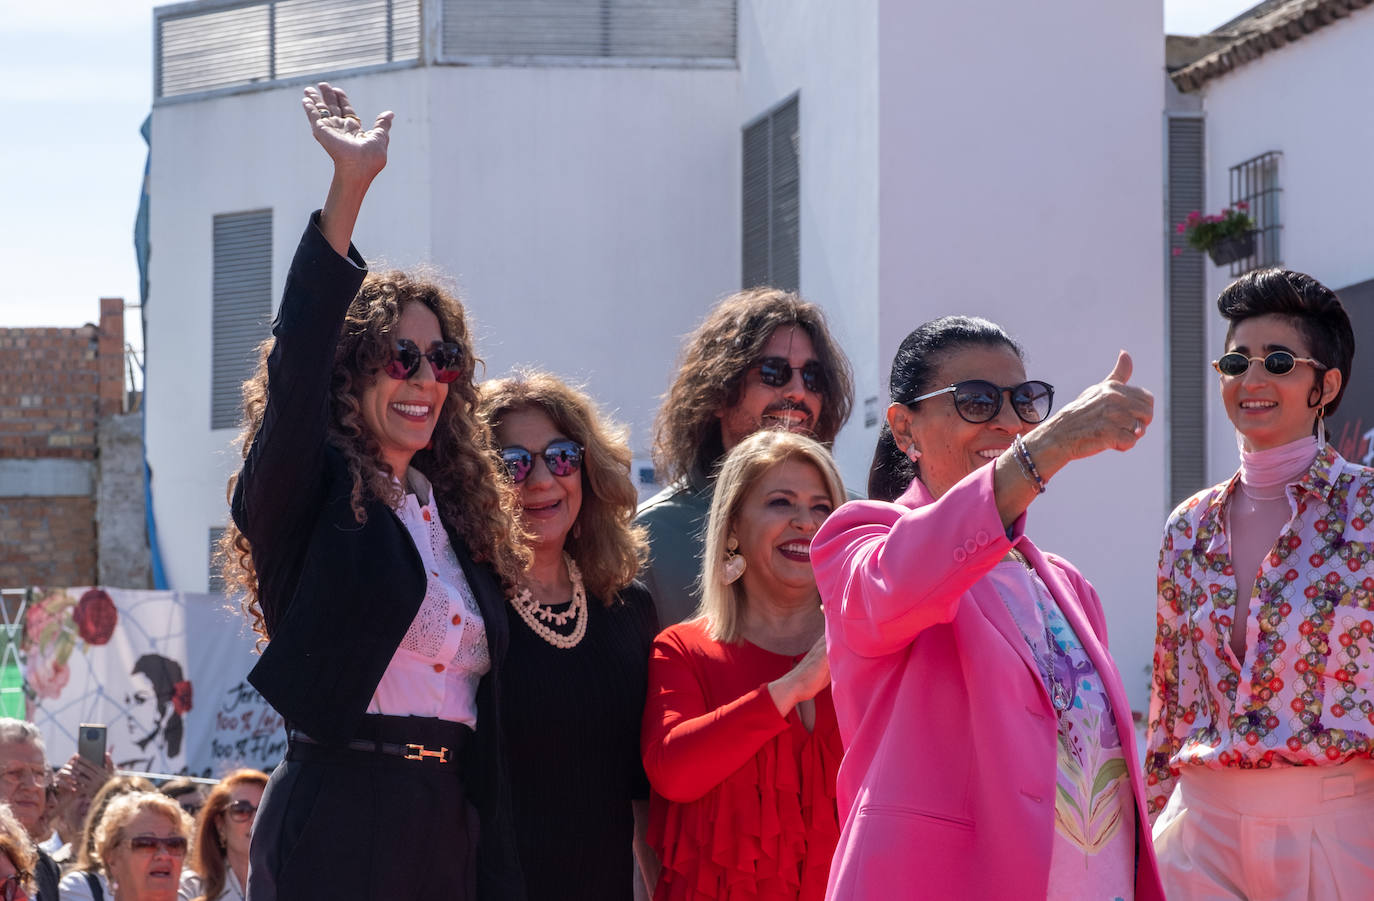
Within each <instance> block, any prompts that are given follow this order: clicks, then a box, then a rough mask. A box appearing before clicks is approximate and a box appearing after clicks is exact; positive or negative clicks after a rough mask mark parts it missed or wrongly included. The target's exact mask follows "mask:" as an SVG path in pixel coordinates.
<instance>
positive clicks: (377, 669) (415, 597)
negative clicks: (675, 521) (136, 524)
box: [226, 83, 528, 901]
mask: <svg viewBox="0 0 1374 901" xmlns="http://www.w3.org/2000/svg"><path fill="white" fill-rule="evenodd" d="M303 104H304V106H305V112H306V115H307V117H308V118H309V119H310V122H311V129H312V131H313V133H314V137H315V139H316V140H317V141H318V142H319V143H320V144H321V145H322V146H323V147H324V149H325V151H326V152H327V153H328V154H329V156H330V158H331V159H332V160H333V163H334V176H333V181H332V183H331V184H330V187H329V194H328V197H327V199H326V200H325V204H324V209H323V210H322V211H321V212H320V213H318V214H316V215H315V216H313V217H312V218H311V221H310V223H309V225H308V226H307V227H306V229H305V234H304V236H303V237H302V238H301V243H300V246H299V247H298V248H297V251H296V255H295V258H294V260H293V261H292V264H291V269H290V271H289V273H288V275H287V280H286V288H285V292H284V296H283V299H282V303H281V308H280V310H279V311H278V313H277V318H276V322H275V323H274V325H273V337H272V340H271V341H270V342H269V346H268V352H267V354H266V356H265V358H264V360H263V363H262V365H261V366H260V367H259V370H258V372H257V374H256V375H255V376H254V377H253V379H251V380H250V381H249V382H248V383H247V384H246V385H245V388H244V398H245V415H246V420H247V424H246V426H245V429H244V433H243V439H244V442H243V454H244V459H243V467H242V469H241V470H240V471H239V473H238V475H237V476H236V478H235V480H234V482H233V484H232V489H231V490H232V513H233V524H234V528H233V529H231V530H230V533H229V534H228V535H227V536H226V539H227V541H226V545H227V546H226V550H228V551H229V553H230V555H231V561H230V562H231V564H232V565H231V570H232V571H231V573H230V575H233V576H234V577H235V578H236V581H237V583H238V584H239V585H240V586H241V588H242V589H243V591H244V593H245V596H246V597H245V602H244V603H245V609H246V611H247V613H248V615H249V616H250V618H251V619H252V621H253V623H254V624H255V626H256V627H257V629H258V631H259V632H260V633H261V635H262V636H263V638H264V639H266V646H265V647H264V649H263V652H262V657H261V659H260V660H259V661H258V663H257V665H256V666H255V667H254V668H253V671H252V672H251V673H250V675H249V677H248V678H249V681H250V682H251V683H252V684H253V686H254V687H255V688H257V689H258V691H260V692H261V693H262V695H263V697H264V698H266V699H267V700H268V702H269V703H271V704H272V706H273V707H274V708H276V710H277V712H279V713H280V714H281V715H282V716H283V718H285V720H286V722H287V723H288V725H289V736H288V737H289V739H290V741H289V745H288V749H287V753H286V760H285V762H284V763H283V764H282V765H281V766H279V767H277V769H276V771H275V772H274V773H273V775H272V778H271V780H270V781H269V782H268V785H267V790H266V793H265V794H264V795H263V799H262V807H261V809H260V810H259V812H258V818H257V822H256V825H255V827H254V830H253V841H252V847H251V849H250V860H251V864H252V865H251V868H250V876H249V894H250V895H251V896H252V897H253V898H254V901H272V899H275V898H279V897H280V898H304V897H345V896H346V897H351V898H430V897H440V896H442V897H446V898H458V899H462V898H473V897H484V898H501V899H519V898H521V897H522V896H523V894H524V891H523V887H522V884H521V878H520V874H519V869H518V865H517V864H516V860H515V854H514V841H513V837H512V833H511V828H510V827H511V824H510V810H509V803H510V802H509V794H508V783H507V778H506V770H505V765H504V762H503V759H504V758H503V753H502V749H501V747H500V744H501V742H500V736H501V732H502V730H501V723H500V697H501V688H500V675H501V672H502V669H503V667H504V665H505V660H504V658H505V654H506V645H507V641H508V635H509V633H508V630H507V625H506V614H505V600H504V597H503V592H502V587H501V585H502V582H503V581H504V582H506V583H507V584H514V583H515V582H517V581H518V580H519V579H520V578H521V576H522V574H523V572H524V570H525V564H526V559H527V555H528V552H527V551H526V550H525V549H524V545H523V543H522V542H521V534H520V530H519V528H518V526H517V524H516V519H515V515H516V514H515V506H514V495H513V492H511V491H510V490H509V487H508V485H507V484H506V483H505V481H504V480H503V479H501V478H500V476H499V474H498V472H497V467H496V461H495V457H494V455H493V454H492V453H491V446H490V436H489V432H488V431H487V429H486V427H485V426H484V425H483V424H482V422H481V421H480V420H479V419H478V417H477V413H476V406H477V389H476V387H475V386H474V385H473V381H472V377H473V367H474V364H475V363H476V362H477V361H476V359H475V357H474V355H473V350H472V344H471V339H470V337H469V331H468V327H467V323H466V322H465V320H464V314H463V309H462V307H461V306H460V305H459V303H458V301H457V299H456V298H454V297H453V296H451V295H450V294H448V293H446V292H445V291H444V290H443V289H442V288H441V287H440V286H438V285H436V284H434V283H432V282H428V281H424V280H421V279H418V278H416V277H414V276H412V275H409V274H407V273H403V272H384V273H379V274H371V275H370V274H368V272H367V270H366V268H365V263H364V262H363V259H362V257H361V256H360V255H359V254H358V252H357V250H356V249H354V248H353V246H352V244H351V242H350V237H351V235H352V232H353V225H354V223H355V222H356V220H357V216H358V212H359V209H360V207H361V205H362V201H363V197H364V195H365V194H366V193H367V189H368V186H369V185H370V184H371V182H372V179H373V178H374V177H375V176H376V175H377V173H378V172H380V171H381V170H382V168H383V167H384V166H385V165H386V155H387V144H388V139H389V134H390V129H391V119H392V114H391V113H390V112H386V113H382V114H381V115H380V116H378V117H377V119H376V122H375V124H374V125H373V127H372V128H370V129H365V128H363V126H362V125H361V123H360V122H359V119H358V117H357V115H356V114H355V113H354V111H353V108H352V106H351V105H350V104H349V101H348V97H347V96H346V95H345V94H344V92H343V91H341V90H338V89H336V88H334V87H331V86H330V85H328V84H325V83H321V84H320V85H319V87H318V88H315V87H308V88H306V89H305V98H304V100H303ZM469 802H471V803H469ZM479 825H480V844H479ZM340 861H348V865H347V866H340V865H339V863H340Z"/></svg>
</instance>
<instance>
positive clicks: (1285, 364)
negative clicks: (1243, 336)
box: [1212, 350, 1331, 378]
mask: <svg viewBox="0 0 1374 901" xmlns="http://www.w3.org/2000/svg"><path fill="white" fill-rule="evenodd" d="M1251 363H1263V364H1264V371H1265V372H1267V373H1269V374H1270V375H1287V374H1288V373H1290V372H1292V371H1293V367H1294V366H1296V365H1298V364H1299V363H1306V364H1308V365H1309V366H1311V367H1312V368H1313V369H1315V370H1317V371H1318V372H1324V371H1325V370H1327V369H1330V368H1331V367H1329V366H1323V365H1322V364H1321V363H1318V362H1317V361H1316V360H1314V359H1312V358H1311V357H1295V356H1293V355H1292V354H1290V353H1289V352H1288V351H1286V350H1276V351H1273V352H1271V353H1270V354H1269V355H1268V356H1265V357H1247V356H1246V355H1245V354H1243V353H1237V352H1236V351H1234V350H1233V351H1231V352H1230V353H1229V354H1222V355H1221V359H1220V360H1213V361H1212V368H1213V369H1215V370H1216V371H1217V372H1220V373H1221V374H1222V375H1225V376H1230V377H1231V378H1235V377H1236V376H1238V375H1245V373H1246V372H1248V371H1249V370H1250V364H1251Z"/></svg>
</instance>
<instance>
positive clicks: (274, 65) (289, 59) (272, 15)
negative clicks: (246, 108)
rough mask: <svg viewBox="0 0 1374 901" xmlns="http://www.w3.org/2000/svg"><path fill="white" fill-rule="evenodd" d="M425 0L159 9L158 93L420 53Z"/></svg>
mask: <svg viewBox="0 0 1374 901" xmlns="http://www.w3.org/2000/svg"><path fill="white" fill-rule="evenodd" d="M421 2H422V0H249V2H232V0H231V2H227V3H225V2H209V3H196V4H182V5H178V6H173V7H166V8H163V9H159V10H155V11H154V23H155V24H154V34H155V36H156V38H155V40H156V47H155V48H154V51H153V52H154V60H155V65H154V75H153V78H154V89H155V91H154V93H155V96H156V97H158V98H163V97H175V96H178V95H183V94H195V93H201V92H206V91H216V90H222V89H229V88H235V87H243V86H246V85H262V84H267V83H271V82H274V81H278V80H280V79H285V78H291V77H293V76H298V75H308V74H323V73H325V72H337V71H340V70H347V69H359V68H367V67H372V66H381V65H387V64H391V63H396V62H405V61H416V60H419V58H420V19H421V15H420V4H421Z"/></svg>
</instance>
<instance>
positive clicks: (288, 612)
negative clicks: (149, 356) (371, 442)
mask: <svg viewBox="0 0 1374 901" xmlns="http://www.w3.org/2000/svg"><path fill="white" fill-rule="evenodd" d="M348 254H349V258H348V260H345V259H343V258H342V257H340V256H339V255H338V254H337V253H335V251H334V249H333V248H331V247H330V246H329V244H328V242H327V241H326V240H325V239H324V235H323V234H321V233H320V230H319V227H318V214H316V215H315V216H312V217H311V222H310V225H309V226H307V227H306V230H305V234H304V235H303V236H302V237H301V242H300V245H299V246H298V247H297V249H296V255H295V258H294V259H293V260H292V262H291V269H290V272H289V273H288V275H287V278H286V289H285V292H284V295H283V298H282V304H281V309H280V310H279V311H278V313H277V319H276V322H275V323H274V324H273V328H272V334H273V335H274V337H275V338H276V345H275V347H274V348H273V350H272V353H271V355H270V356H269V357H268V361H267V370H268V388H267V407H266V411H265V414H264V417H263V424H262V427H261V428H260V429H259V430H258V433H257V435H256V436H255V438H254V440H253V444H252V446H251V447H250V448H249V451H248V455H247V456H246V457H245V459H244V463H243V468H242V469H241V470H240V472H239V479H238V482H237V484H236V485H235V487H234V496H233V500H232V505H231V509H232V513H233V517H234V522H235V524H236V525H237V526H238V527H239V530H240V531H241V532H242V533H243V534H244V535H245V536H246V537H247V538H248V540H249V542H250V543H251V545H252V549H253V563H254V566H255V567H256V569H257V576H258V598H259V603H260V604H261V606H262V610H263V616H264V619H265V622H266V625H267V631H268V633H269V634H270V635H271V640H270V641H269V642H268V644H267V646H266V648H264V649H263V653H262V657H261V659H260V660H259V661H258V663H257V665H256V666H254V667H253V670H252V672H251V673H249V676H248V681H249V682H250V683H252V685H253V687H254V688H256V689H257V690H258V691H260V692H261V693H262V695H263V697H264V698H266V699H267V701H268V702H269V703H270V704H271V705H272V706H273V707H274V708H276V710H277V712H278V713H280V714H281V715H282V716H283V717H284V718H285V719H286V721H287V724H288V726H289V727H290V728H293V729H299V730H301V731H303V732H304V733H305V734H307V735H309V736H310V737H311V738H313V739H315V740H316V741H319V742H323V743H326V744H329V743H339V742H343V741H347V740H348V739H350V738H353V737H354V735H355V734H356V731H357V729H358V725H359V723H360V721H361V719H362V717H363V715H364V714H365V713H366V711H367V706H368V704H369V703H370V702H371V699H372V695H373V693H374V692H375V691H376V689H377V684H378V683H379V682H380V681H381V678H382V674H383V672H385V670H386V667H387V664H388V663H389V662H390V661H391V658H392V655H393V654H395V652H396V649H397V647H398V646H399V645H400V643H401V640H402V639H403V638H404V637H405V633H406V630H407V629H409V628H410V623H411V621H412V620H414V618H415V614H416V613H417V612H418V611H419V609H420V604H421V603H422V602H423V600H424V596H425V585H426V576H425V570H424V565H423V564H422V562H421V560H420V554H419V552H418V551H417V550H416V549H415V544H414V542H413V541H412V540H411V538H410V535H409V533H408V532H407V531H406V529H405V526H404V525H403V524H402V523H401V521H400V520H399V519H398V518H397V516H396V514H395V513H394V512H393V511H392V510H391V509H390V508H389V507H387V506H386V505H385V504H384V503H382V502H380V501H378V500H375V499H368V500H366V502H365V503H364V509H365V510H366V512H367V521H366V522H363V523H359V522H358V521H357V519H356V518H355V517H354V515H353V510H352V507H351V504H350V501H349V495H350V492H351V489H352V479H351V478H350V476H349V473H348V468H347V465H346V462H345V460H344V456H343V454H342V453H341V452H340V451H339V450H338V449H337V448H335V447H333V446H332V445H331V444H329V443H328V440H327V435H328V427H329V417H330V401H329V392H330V380H331V373H332V370H333V365H334V351H335V347H336V346H337V344H338V339H339V334H340V331H341V329H342V328H343V319H344V314H345V313H346V311H347V309H348V304H349V302H350V301H352V299H353V297H354V296H355V295H356V294H357V292H358V288H359V287H360V286H361V284H362V280H363V276H364V275H365V274H366V263H364V262H363V259H362V257H361V256H359V255H358V252H357V250H356V249H355V248H353V247H351V246H350V247H349V251H348ZM445 527H446V529H447V531H448V537H449V541H450V542H451V543H452V545H453V550H454V552H455V553H456V554H457V557H458V561H459V563H460V564H461V565H462V568H463V573H464V575H465V576H466V577H467V580H468V583H469V585H470V586H471V587H472V591H473V595H474V596H475V598H476V601H477V604H478V606H479V608H480V609H481V611H482V618H483V620H484V621H485V626H486V633H487V644H488V646H489V650H490V656H491V669H490V671H489V672H488V673H487V675H485V676H484V677H483V678H482V680H481V682H480V683H479V685H478V688H477V730H476V737H475V739H474V740H473V742H472V743H471V745H470V753H469V755H468V757H467V759H466V760H465V761H464V784H465V787H466V789H467V791H468V794H469V796H470V797H471V798H472V800H473V802H474V803H475V804H476V806H477V809H478V812H479V814H480V816H481V833H480V834H481V839H480V843H479V848H478V894H479V896H480V897H483V898H500V899H503V901H504V899H508V898H517V899H518V898H521V897H523V896H524V889H523V884H522V881H521V879H520V873H519V867H518V863H517V857H516V853H515V847H514V840H513V835H514V833H513V830H512V828H511V824H510V811H511V804H510V798H509V785H508V777H507V772H506V766H505V755H504V754H503V752H502V733H501V722H500V704H499V700H500V676H501V667H502V663H503V661H504V658H505V654H506V647H507V645H508V643H509V637H510V635H509V631H508V628H509V627H508V624H507V622H506V614H505V606H506V605H505V599H504V597H503V594H502V591H501V586H500V583H499V581H498V579H497V577H496V575H495V574H494V573H493V572H492V570H491V569H490V567H488V566H485V565H479V564H477V563H475V562H474V561H473V559H472V555H471V553H470V551H469V549H468V546H467V544H466V543H465V542H464V541H463V540H462V539H461V538H460V537H459V536H458V534H457V533H456V532H454V530H453V526H452V524H451V523H445ZM455 815H460V813H459V812H455Z"/></svg>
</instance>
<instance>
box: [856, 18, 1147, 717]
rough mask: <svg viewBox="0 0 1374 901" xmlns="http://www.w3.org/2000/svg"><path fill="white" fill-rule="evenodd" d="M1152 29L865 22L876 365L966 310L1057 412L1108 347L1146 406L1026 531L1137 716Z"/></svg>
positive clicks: (1096, 23) (1140, 696)
mask: <svg viewBox="0 0 1374 901" xmlns="http://www.w3.org/2000/svg"><path fill="white" fill-rule="evenodd" d="M1162 29H1163V23H1162V11H1161V9H1160V6H1159V4H1158V3H1157V2H1151V0H1123V2H1117V3H1101V2H1097V0H1066V2H1062V3H1056V4H1050V5H1046V4H1012V3H1004V4H998V5H997V7H996V11H995V14H994V13H993V12H992V11H991V10H990V9H989V8H988V7H986V6H983V5H979V4H957V3H953V4H951V3H946V4H937V3H909V2H905V0H882V3H881V5H880V14H879V27H878V35H879V38H878V40H879V60H880V68H879V81H880V84H881V91H880V103H879V123H880V124H879V147H880V150H879V163H878V165H879V172H880V179H879V184H880V195H879V196H880V209H881V212H880V215H879V225H880V235H881V237H880V250H879V254H880V260H879V294H880V298H881V300H880V309H881V312H880V317H879V344H880V348H881V350H880V354H879V355H880V357H881V358H882V359H883V360H891V358H892V354H893V352H894V351H895V350H896V348H897V346H898V344H900V342H901V340H902V339H903V338H904V337H905V336H906V334H907V333H908V332H909V331H910V330H911V329H912V328H914V327H915V326H917V325H918V324H920V323H921V322H924V321H926V320H928V319H931V318H934V317H936V316H941V315H946V314H952V313H972V314H977V315H981V316H985V317H987V318H989V319H992V320H994V321H996V322H999V323H1001V324H1002V325H1004V326H1005V327H1006V328H1007V329H1008V330H1009V331H1010V332H1011V333H1012V334H1013V336H1015V337H1016V338H1017V339H1018V340H1019V341H1020V342H1021V343H1022V344H1023V345H1024V347H1025V349H1026V353H1027V369H1028V372H1029V374H1030V375H1031V377H1033V378H1042V379H1045V380H1046V381H1048V382H1050V383H1052V384H1053V385H1055V387H1056V401H1055V403H1056V407H1062V406H1063V405H1064V404H1067V403H1068V402H1070V401H1071V400H1072V399H1073V398H1074V397H1075V396H1077V394H1078V393H1079V392H1080V391H1081V390H1083V389H1084V388H1086V387H1087V386H1089V385H1091V384H1093V383H1094V382H1097V381H1099V380H1101V379H1103V378H1105V377H1106V375H1107V374H1108V372H1109V371H1110V370H1111V368H1112V365H1113V363H1114V362H1115V360H1116V355H1117V350H1118V349H1119V348H1126V349H1127V350H1129V351H1130V352H1131V354H1132V356H1133V358H1134V360H1135V375H1134V377H1133V379H1132V381H1133V382H1134V383H1136V384H1140V385H1144V386H1145V387H1147V388H1149V389H1150V390H1151V391H1153V392H1154V393H1155V396H1156V418H1155V424H1154V426H1153V427H1152V428H1151V429H1150V431H1149V432H1148V433H1147V435H1146V436H1145V438H1144V439H1143V440H1142V441H1141V442H1140V443H1139V444H1138V445H1137V446H1136V447H1135V449H1133V450H1132V451H1131V452H1130V453H1127V454H1120V453H1116V452H1107V453H1103V454H1100V455H1098V456H1095V457H1092V458H1090V459H1087V460H1083V461H1078V462H1075V463H1072V464H1070V465H1069V466H1068V467H1066V468H1065V469H1064V470H1063V471H1062V472H1060V473H1059V475H1058V476H1057V477H1055V478H1054V479H1053V481H1052V483H1051V485H1050V488H1049V491H1048V492H1047V493H1046V494H1045V495H1044V497H1043V498H1040V499H1039V500H1037V501H1036V502H1035V503H1034V505H1033V507H1032V508H1031V511H1030V520H1029V524H1028V533H1029V534H1030V536H1031V537H1032V538H1033V539H1034V540H1035V541H1036V542H1037V543H1038V544H1039V545H1041V546H1042V547H1043V548H1045V549H1047V550H1052V551H1056V552H1058V553H1061V554H1063V555H1064V556H1065V557H1067V558H1068V559H1069V560H1070V561H1072V562H1073V563H1074V564H1075V565H1077V566H1078V567H1079V568H1080V569H1081V570H1082V571H1083V573H1084V574H1085V575H1086V576H1087V578H1088V579H1089V580H1090V581H1091V582H1092V583H1093V585H1094V586H1096V588H1097V590H1098V593H1099V594H1100V595H1101V597H1102V600H1103V604H1104V606H1105V607H1106V610H1107V618H1108V625H1109V628H1110V631H1111V637H1112V651H1113V654H1114V656H1115V657H1116V660H1117V663H1118V665H1119V667H1120V670H1121V673H1122V676H1123V678H1124V680H1125V682H1126V687H1127V690H1128V692H1129V695H1130V698H1131V701H1132V703H1133V705H1135V706H1136V708H1137V709H1142V710H1143V709H1144V705H1145V704H1146V703H1147V697H1148V684H1149V682H1148V679H1149V677H1148V672H1149V664H1150V657H1151V653H1152V647H1153V639H1154V622H1155V561H1156V558H1157V555H1158V551H1159V540H1160V532H1161V528H1162V525H1163V521H1164V517H1165V515H1166V513H1167V511H1166V509H1165V506H1166V498H1165V494H1166V492H1167V480H1166V478H1165V473H1166V469H1165V466H1166V460H1167V454H1166V441H1167V440H1168V436H1167V434H1166V430H1165V417H1164V416H1163V411H1162V409H1160V407H1159V403H1160V401H1161V399H1162V398H1163V396H1164V384H1165V383H1164V362H1165V345H1164V334H1165V332H1164V315H1163V309H1164V306H1163V298H1164V283H1163V265H1162V261H1163V250H1162V247H1163V234H1164V223H1163V214H1162V209H1161V207H1162V202H1161V180H1160V173H1161V171H1162V166H1163V157H1162V131H1161V129H1162V116H1161V114H1162V110H1163V91H1162V88H1161V79H1160V74H1161V72H1162V69H1163V63H1164V59H1163V41H1161V40H1160V35H1161V33H1162ZM884 375H886V373H884ZM884 399H885V400H886V398H884Z"/></svg>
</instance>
